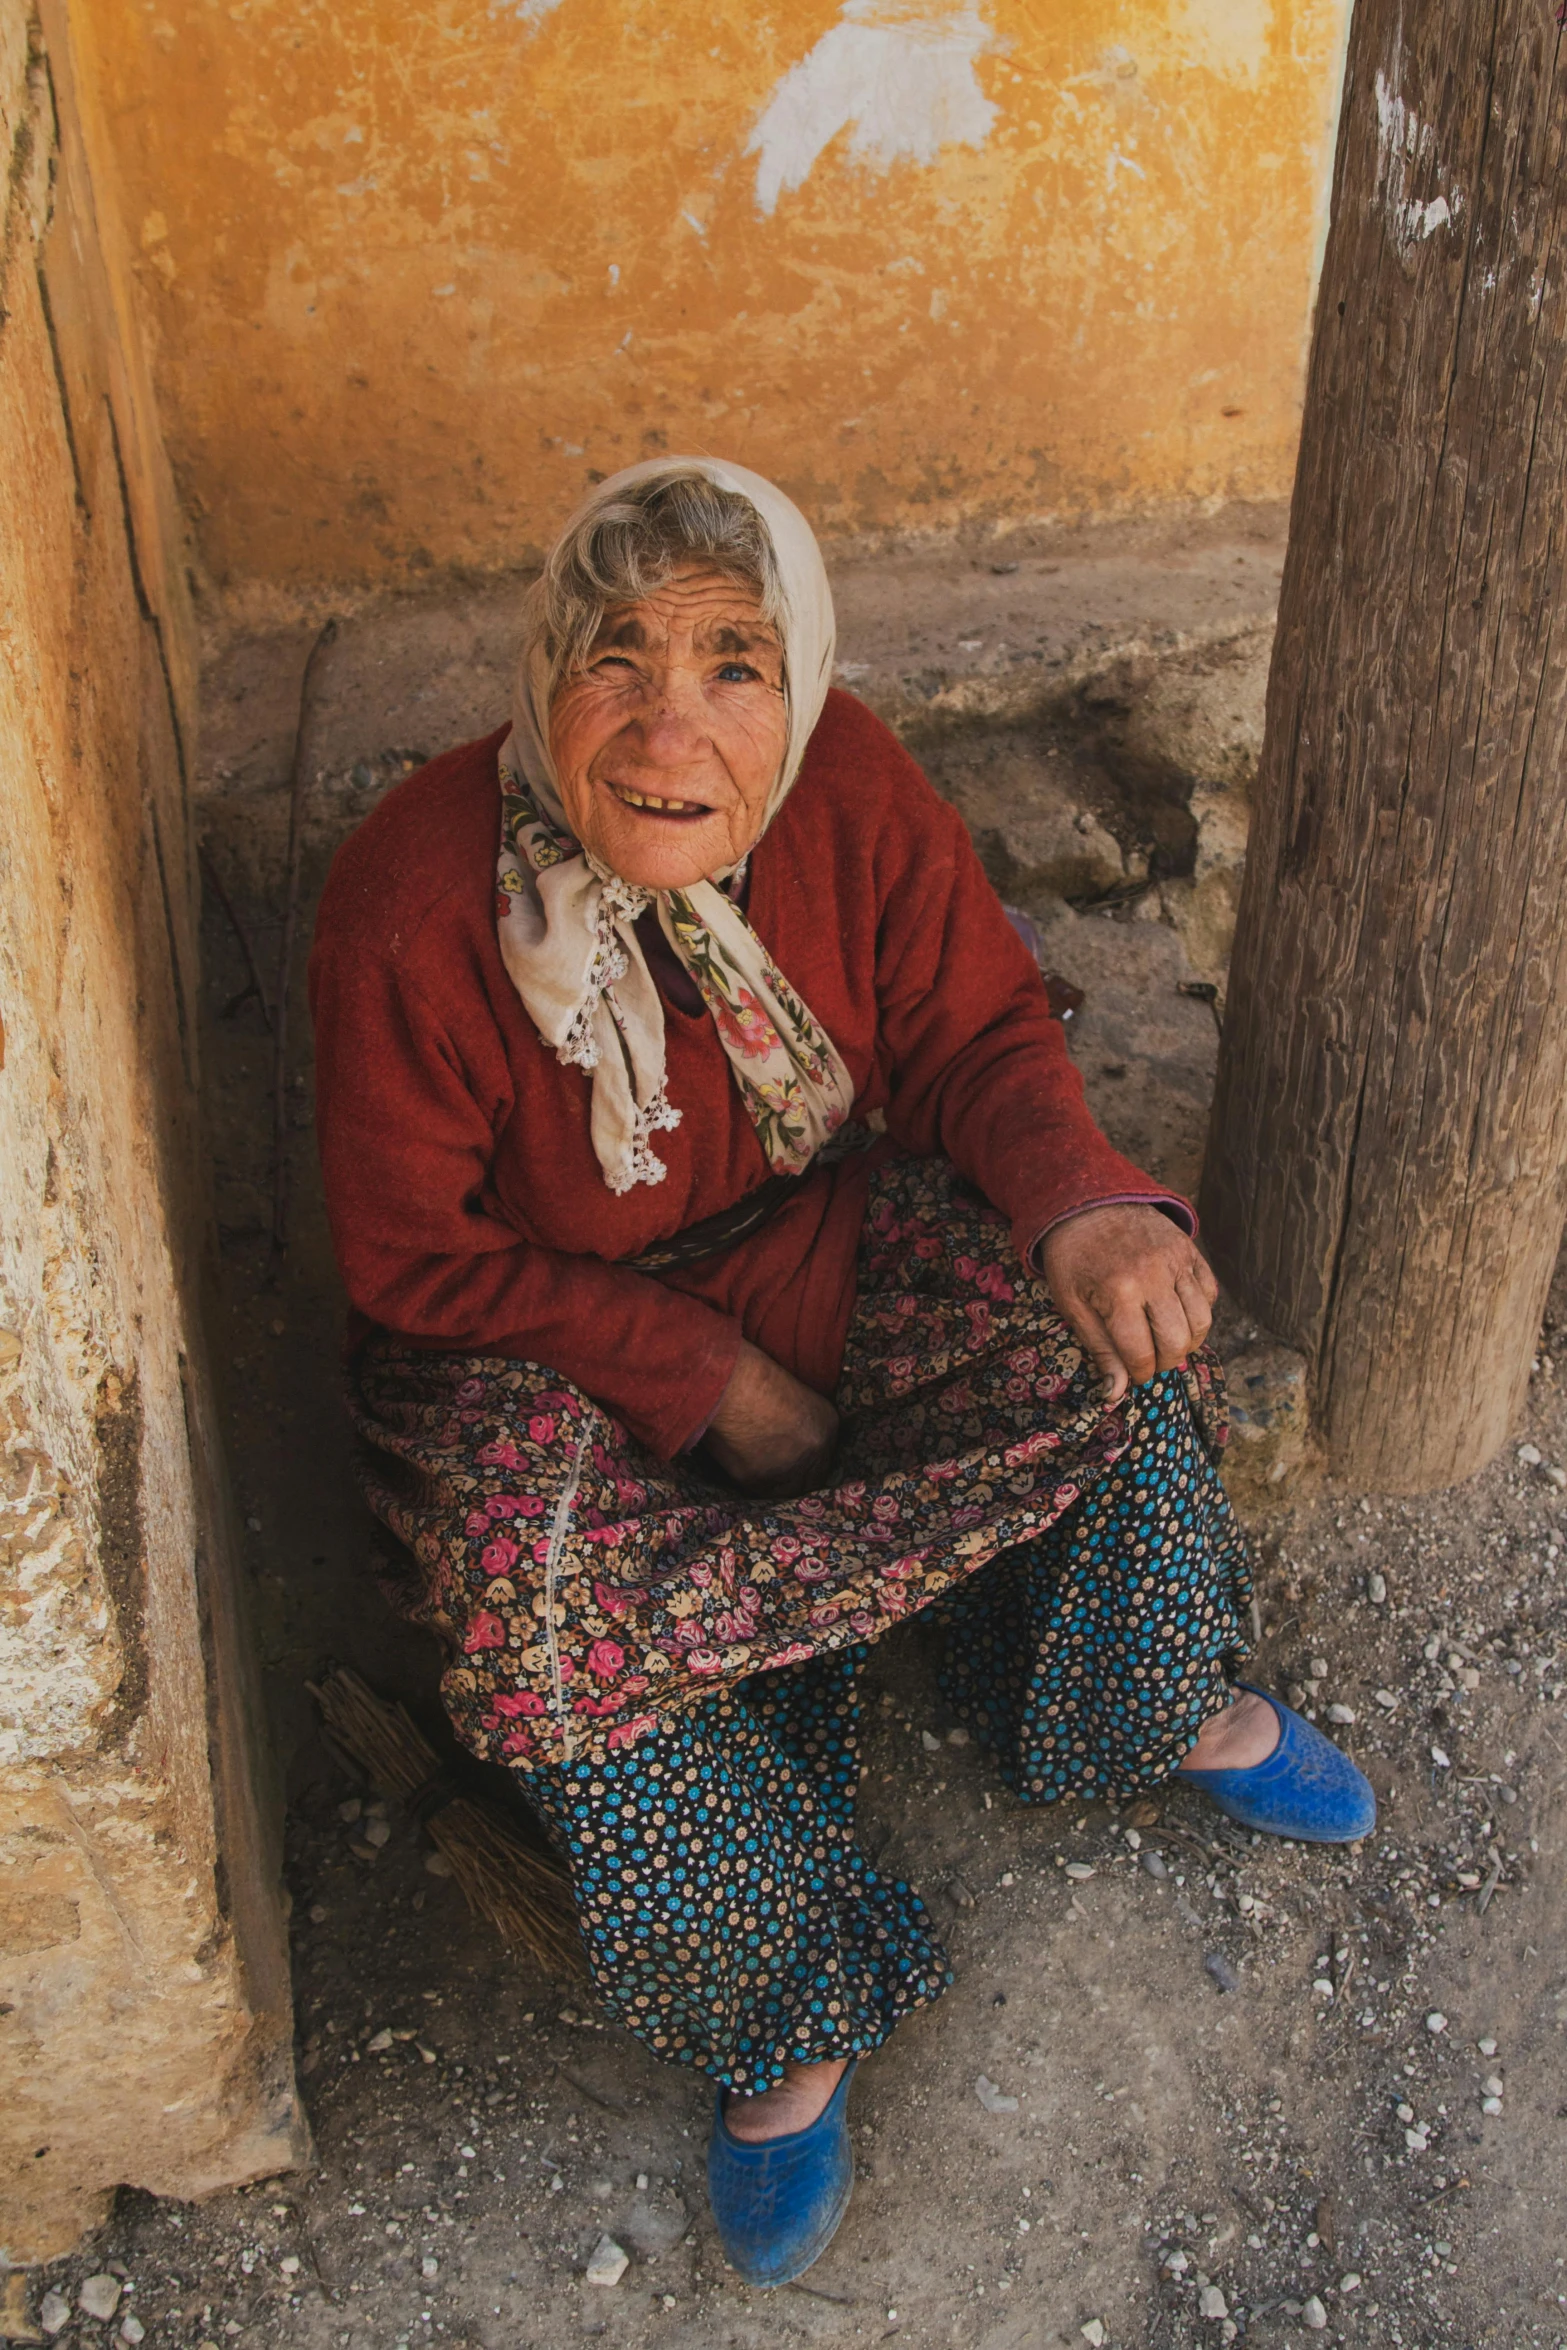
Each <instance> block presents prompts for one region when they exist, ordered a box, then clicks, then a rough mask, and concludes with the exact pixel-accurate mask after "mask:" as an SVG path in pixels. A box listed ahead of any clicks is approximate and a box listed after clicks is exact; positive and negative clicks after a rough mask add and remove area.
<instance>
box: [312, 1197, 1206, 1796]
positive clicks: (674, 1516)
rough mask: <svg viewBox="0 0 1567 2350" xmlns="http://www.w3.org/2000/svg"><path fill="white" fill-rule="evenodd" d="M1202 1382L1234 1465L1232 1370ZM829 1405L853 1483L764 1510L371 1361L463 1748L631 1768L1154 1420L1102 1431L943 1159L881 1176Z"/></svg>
mask: <svg viewBox="0 0 1567 2350" xmlns="http://www.w3.org/2000/svg"><path fill="white" fill-rule="evenodd" d="M1182 1377H1183V1380H1184V1385H1185V1388H1186V1392H1187V1397H1188V1401H1189V1403H1190V1406H1191V1410H1192V1415H1193V1419H1194V1421H1195V1424H1196V1428H1197V1432H1198V1436H1199V1439H1200V1441H1201V1442H1202V1444H1203V1445H1204V1446H1205V1448H1206V1449H1207V1450H1208V1452H1209V1453H1210V1455H1211V1456H1213V1457H1217V1454H1218V1452H1219V1449H1220V1447H1221V1446H1222V1445H1223V1442H1224V1440H1225V1434H1226V1424H1225V1410H1224V1397H1223V1386H1222V1375H1221V1374H1220V1372H1219V1370H1218V1366H1217V1363H1216V1362H1215V1361H1214V1359H1213V1358H1212V1356H1211V1355H1209V1354H1207V1353H1206V1352H1203V1353H1201V1354H1199V1355H1196V1356H1194V1357H1193V1358H1192V1360H1191V1362H1190V1363H1189V1364H1188V1365H1187V1366H1186V1369H1185V1371H1184V1373H1183V1374H1182ZM835 1400H836V1401H837V1404H838V1407H839V1410H840V1412H841V1413H842V1415H843V1436H842V1443H841V1447H840V1453H839V1459H838V1463H837V1469H836V1473H835V1475H834V1477H833V1480H832V1482H831V1484H830V1485H829V1486H827V1487H826V1488H825V1489H824V1490H822V1491H821V1492H819V1493H813V1494H807V1495H804V1496H802V1497H801V1498H800V1499H798V1500H795V1501H781V1502H758V1501H754V1500H751V1499H748V1498H747V1497H745V1496H743V1495H740V1494H737V1493H735V1492H734V1491H732V1490H731V1489H729V1488H727V1487H725V1486H723V1485H720V1484H719V1483H717V1482H716V1481H715V1480H714V1479H713V1478H711V1477H710V1476H707V1475H705V1474H704V1473H703V1470H702V1468H701V1466H700V1464H699V1463H698V1462H695V1461H685V1460H682V1461H677V1462H674V1463H668V1464H666V1463H664V1462H660V1461H657V1460H655V1459H654V1458H653V1457H652V1456H651V1455H650V1454H649V1453H647V1452H646V1451H645V1450H644V1449H643V1448H642V1447H641V1446H640V1445H638V1444H636V1443H635V1442H634V1441H633V1440H632V1439H631V1438H630V1436H629V1435H628V1434H627V1432H626V1430H625V1429H624V1428H623V1427H622V1426H621V1425H620V1423H619V1422H618V1421H616V1420H614V1419H613V1418H611V1417H610V1415H609V1414H608V1413H606V1412H603V1411H601V1410H600V1409H599V1407H598V1406H597V1405H596V1404H595V1403H594V1402H593V1401H592V1399H591V1398H590V1397H588V1396H586V1395H584V1394H582V1393H581V1391H580V1390H579V1389H577V1388H575V1387H573V1386H572V1385H571V1384H570V1383H569V1382H568V1381H565V1380H563V1379H561V1378H559V1377H558V1376H557V1375H556V1374H555V1373H553V1372H551V1371H550V1370H548V1369H547V1368H544V1367H542V1366H540V1365H538V1364H533V1363H526V1362H518V1361H512V1360H509V1359H507V1358H504V1357H475V1356H468V1355H456V1354H444V1353H427V1352H424V1351H422V1350H420V1349H416V1348H413V1347H409V1346H406V1345H403V1344H400V1343H397V1342H394V1341H391V1340H382V1341H377V1342H373V1343H372V1344H371V1345H370V1346H368V1347H367V1348H366V1349H364V1350H363V1351H362V1352H361V1355H360V1356H359V1358H358V1360H357V1362H356V1364H355V1366H354V1367H353V1370H352V1372H351V1375H350V1409H351V1411H352V1413H353V1415H354V1419H355V1422H356V1426H357V1429H358V1434H359V1437H360V1464H361V1475H362V1479H363V1483H364V1489H365V1492H366V1495H367V1498H368V1499H369V1502H370V1505H371V1507H372V1509H373V1510H374V1511H375V1513H376V1515H377V1517H378V1518H379V1519H380V1520H381V1521H382V1523H383V1525H384V1526H385V1527H386V1528H387V1529H388V1530H389V1532H390V1533H391V1534H392V1535H393V1536H394V1537H395V1549H394V1550H390V1551H389V1552H388V1554H387V1556H386V1558H385V1561H384V1574H385V1578H386V1582H387V1587H388V1591H389V1594H390V1596H391V1597H392V1599H393V1601H394V1604H396V1605H397V1606H398V1607H399V1608H400V1609H401V1610H402V1611H403V1612H404V1613H406V1614H408V1615H410V1616H412V1617H414V1618H415V1619H416V1620H417V1621H420V1622H422V1623H426V1624H429V1625H431V1626H433V1627H434V1628H435V1629H436V1630H437V1631H438V1632H440V1633H441V1634H442V1636H443V1637H444V1639H445V1640H446V1642H447V1644H448V1649H449V1653H450V1659H451V1661H450V1663H449V1665H448V1667H447V1670H446V1674H445V1677H444V1681H443V1684H442V1687H443V1695H444V1698H445V1702H446V1705H447V1707H448V1710H449V1712H450V1714H451V1717H452V1720H453V1722H454V1724H455V1725H456V1728H457V1730H458V1733H459V1735H460V1736H461V1737H462V1738H463V1740H464V1741H465V1743H466V1744H467V1745H468V1746H469V1747H471V1748H472V1750H473V1751H474V1752H475V1753H477V1754H479V1755H482V1756H484V1757H485V1758H486V1759H488V1760H491V1761H495V1762H503V1763H506V1762H509V1763H517V1764H521V1765H524V1766H538V1765H543V1764H551V1765H554V1764H560V1763H565V1762H571V1761H572V1760H574V1759H576V1758H579V1757H582V1756H591V1755H593V1754H614V1753H616V1752H617V1751H623V1750H625V1749H626V1748H628V1747H630V1746H631V1745H633V1744H634V1743H635V1742H636V1741H637V1740H638V1739H639V1738H642V1737H645V1736H646V1735H647V1733H648V1732H649V1731H650V1730H651V1729H653V1728H654V1727H656V1726H657V1724H658V1723H659V1722H660V1720H662V1719H665V1718H667V1717H669V1716H672V1715H680V1714H683V1713H688V1712H689V1711H691V1709H693V1708H694V1707H697V1706H699V1705H701V1704H702V1703H703V1702H704V1701H705V1700H706V1699H707V1698H708V1697H710V1696H711V1694H712V1693H713V1691H714V1689H715V1688H718V1687H721V1686H725V1685H730V1684H734V1683H738V1682H740V1681H743V1680H746V1679H748V1678H750V1677H751V1676H752V1675H754V1674H757V1673H764V1672H768V1671H772V1670H778V1669H781V1668H783V1667H786V1666H789V1665H793V1664H797V1663H801V1662H803V1661H804V1660H805V1659H807V1658H810V1657H814V1656H826V1655H830V1654H834V1653H836V1652H838V1651H841V1650H844V1649H847V1648H849V1647H852V1646H854V1645H855V1644H857V1643H860V1642H863V1641H869V1640H875V1639H877V1638H878V1637H879V1636H880V1634H881V1633H883V1632H884V1631H886V1630H887V1629H888V1627H889V1626H890V1625H892V1624H894V1623H897V1622H899V1621H900V1620H902V1619H903V1618H905V1617H907V1616H910V1615H912V1614H914V1613H915V1612H916V1611H917V1610H919V1609H921V1608H924V1607H928V1606H929V1605H930V1604H931V1603H932V1602H933V1601H935V1600H938V1599H940V1598H941V1597H942V1596H943V1595H944V1594H945V1593H947V1592H950V1591H952V1590H954V1589H955V1588H956V1587H957V1586H958V1585H960V1584H962V1583H963V1582H964V1581H965V1580H966V1579H967V1578H968V1577H970V1576H971V1575H973V1574H974V1573H975V1571H976V1570H977V1569H978V1568H980V1567H982V1566H983V1565H984V1564H985V1563H986V1561H987V1560H989V1559H991V1558H994V1557H995V1556H996V1554H997V1553H998V1552H1000V1551H1003V1550H1006V1549H1009V1548H1011V1547H1012V1546H1013V1545H1015V1544H1018V1543H1023V1542H1027V1541H1028V1540H1030V1539H1031V1538H1032V1537H1034V1536H1037V1535H1039V1534H1041V1533H1042V1532H1044V1530H1045V1529H1046V1528H1047V1527H1049V1526H1051V1525H1052V1524H1054V1523H1055V1521H1056V1520H1057V1519H1058V1518H1060V1517H1061V1516H1062V1514H1063V1513H1064V1512H1065V1511H1067V1510H1069V1509H1070V1508H1071V1507H1072V1505H1073V1503H1074V1502H1075V1501H1077V1500H1078V1498H1079V1497H1080V1495H1081V1494H1082V1493H1083V1491H1084V1490H1085V1487H1087V1486H1090V1485H1091V1484H1092V1483H1093V1482H1094V1481H1095V1480H1096V1479H1098V1478H1100V1477H1101V1476H1102V1475H1103V1473H1104V1471H1105V1470H1106V1469H1108V1468H1109V1467H1110V1466H1111V1465H1112V1464H1113V1463H1114V1462H1116V1461H1117V1460H1119V1459H1120V1458H1121V1457H1122V1455H1123V1454H1124V1453H1126V1451H1127V1450H1128V1448H1129V1447H1130V1446H1132V1445H1134V1444H1135V1443H1136V1442H1137V1441H1138V1439H1139V1436H1140V1432H1141V1422H1142V1417H1143V1416H1144V1414H1145V1412H1146V1410H1147V1408H1148V1407H1147V1404H1146V1403H1145V1401H1143V1400H1142V1399H1141V1398H1140V1395H1139V1392H1138V1391H1136V1390H1134V1391H1133V1392H1132V1393H1131V1394H1130V1395H1128V1396H1127V1397H1125V1398H1123V1400H1122V1402H1121V1403H1120V1404H1119V1405H1118V1406H1117V1407H1116V1408H1115V1409H1114V1410H1113V1411H1107V1410H1106V1409H1105V1408H1104V1405H1103V1402H1102V1400H1101V1396H1100V1391H1099V1387H1098V1383H1097V1381H1096V1379H1095V1377H1094V1375H1093V1372H1092V1367H1091V1365H1089V1364H1087V1363H1086V1361H1085V1359H1084V1356H1083V1353H1082V1350H1081V1348H1080V1347H1079V1345H1078V1343H1077V1341H1076V1339H1075V1338H1073V1336H1072V1334H1071V1333H1070V1331H1069V1330H1068V1329H1067V1327H1066V1325H1065V1324H1064V1323H1063V1322H1062V1321H1061V1319H1060V1317H1059V1316H1058V1315H1057V1314H1056V1312H1055V1310H1054V1308H1053V1307H1052V1306H1051V1304H1050V1301H1049V1298H1048V1296H1047V1294H1046V1292H1045V1289H1044V1287H1043V1284H1042V1283H1040V1282H1039V1281H1038V1280H1036V1279H1035V1278H1034V1277H1033V1276H1032V1275H1031V1274H1029V1273H1028V1272H1027V1271H1026V1270H1025V1269H1024V1267H1023V1266H1022V1265H1021V1264H1020V1262H1019V1260H1018V1258H1017V1255H1016V1252H1015V1250H1014V1249H1013V1247H1012V1244H1011V1240H1010V1237H1009V1233H1008V1229H1007V1226H1006V1224H1005V1222H1004V1220H1003V1219H1002V1218H1001V1217H1000V1216H999V1215H998V1214H997V1213H996V1212H995V1210H994V1209H992V1208H991V1207H990V1206H989V1205H988V1204H987V1203H986V1202H985V1201H984V1200H983V1199H982V1198H980V1196H979V1195H978V1194H977V1193H976V1192H974V1191H973V1190H972V1189H971V1188H970V1187H969V1186H968V1185H967V1184H965V1183H964V1182H963V1180H962V1179H961V1177H959V1176H958V1175H957V1174H956V1172H955V1171H954V1170H953V1168H952V1167H951V1166H950V1165H949V1164H948V1163H947V1162H946V1161H945V1160H939V1159H932V1160H913V1159H896V1160H893V1161H891V1162H890V1163H889V1164H888V1165H886V1166H885V1167H883V1168H882V1169H880V1170H879V1171H878V1173H877V1174H876V1176H875V1177H874V1178H873V1182H872V1187H871V1194H870V1201H869V1206H868V1211H867V1217H866V1224H865V1229H864V1233H863V1235H862V1239H861V1245H860V1262H859V1294H858V1301H857V1305H856V1309H855V1313H854V1317H853V1320H852V1322H851V1325H850V1330H849V1339H848V1347H847V1352H846V1356H845V1361H844V1368H843V1375H842V1378H841V1380H840V1383H839V1387H838V1392H837V1396H836V1399H835Z"/></svg>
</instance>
